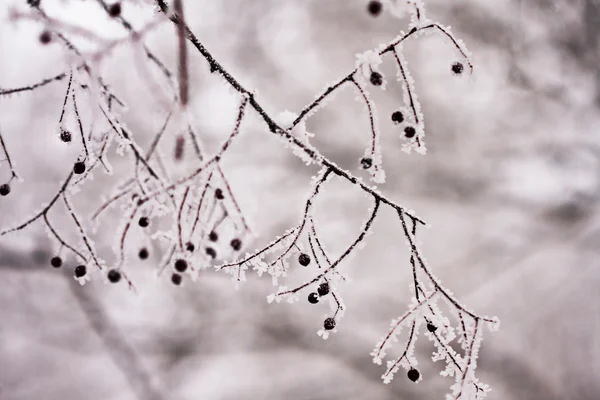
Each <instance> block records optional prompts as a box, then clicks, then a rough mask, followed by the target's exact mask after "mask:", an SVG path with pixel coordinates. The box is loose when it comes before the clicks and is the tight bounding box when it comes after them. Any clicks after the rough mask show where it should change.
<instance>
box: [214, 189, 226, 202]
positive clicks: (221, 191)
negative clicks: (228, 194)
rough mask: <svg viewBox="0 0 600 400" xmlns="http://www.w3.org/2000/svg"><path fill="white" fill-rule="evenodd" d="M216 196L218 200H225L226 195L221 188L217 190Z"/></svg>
mask: <svg viewBox="0 0 600 400" xmlns="http://www.w3.org/2000/svg"><path fill="white" fill-rule="evenodd" d="M215 197H216V198H217V199H218V200H223V199H224V198H225V195H224V194H223V190H221V189H217V190H215Z"/></svg>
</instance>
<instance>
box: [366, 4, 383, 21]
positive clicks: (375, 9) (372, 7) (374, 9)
mask: <svg viewBox="0 0 600 400" xmlns="http://www.w3.org/2000/svg"><path fill="white" fill-rule="evenodd" d="M382 9H383V5H382V4H381V2H380V1H378V0H371V1H370V2H369V5H368V6H367V11H368V12H369V14H371V15H372V16H374V17H377V16H378V15H379V14H381V10H382Z"/></svg>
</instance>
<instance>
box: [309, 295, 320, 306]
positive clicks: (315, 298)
mask: <svg viewBox="0 0 600 400" xmlns="http://www.w3.org/2000/svg"><path fill="white" fill-rule="evenodd" d="M308 302H309V303H310V304H317V303H318V302H319V295H318V294H316V293H311V294H309V295H308Z"/></svg>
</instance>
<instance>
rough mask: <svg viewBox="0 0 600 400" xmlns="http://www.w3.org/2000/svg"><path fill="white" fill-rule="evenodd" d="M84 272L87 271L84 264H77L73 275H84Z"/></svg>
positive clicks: (79, 276) (80, 276)
mask: <svg viewBox="0 0 600 400" xmlns="http://www.w3.org/2000/svg"><path fill="white" fill-rule="evenodd" d="M86 273H87V268H86V267H85V265H79V266H77V267H76V268H75V276H76V277H77V278H82V277H84V276H85V274H86Z"/></svg>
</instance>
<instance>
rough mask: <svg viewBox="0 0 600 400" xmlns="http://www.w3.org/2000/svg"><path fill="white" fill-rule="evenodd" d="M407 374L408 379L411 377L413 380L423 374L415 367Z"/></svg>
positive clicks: (416, 379)
mask: <svg viewBox="0 0 600 400" xmlns="http://www.w3.org/2000/svg"><path fill="white" fill-rule="evenodd" d="M406 375H407V376H408V379H410V380H411V381H413V382H416V381H418V380H419V377H420V376H421V374H420V373H419V371H417V370H416V369H414V368H411V369H410V370H409V371H408V373H407V374H406Z"/></svg>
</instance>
